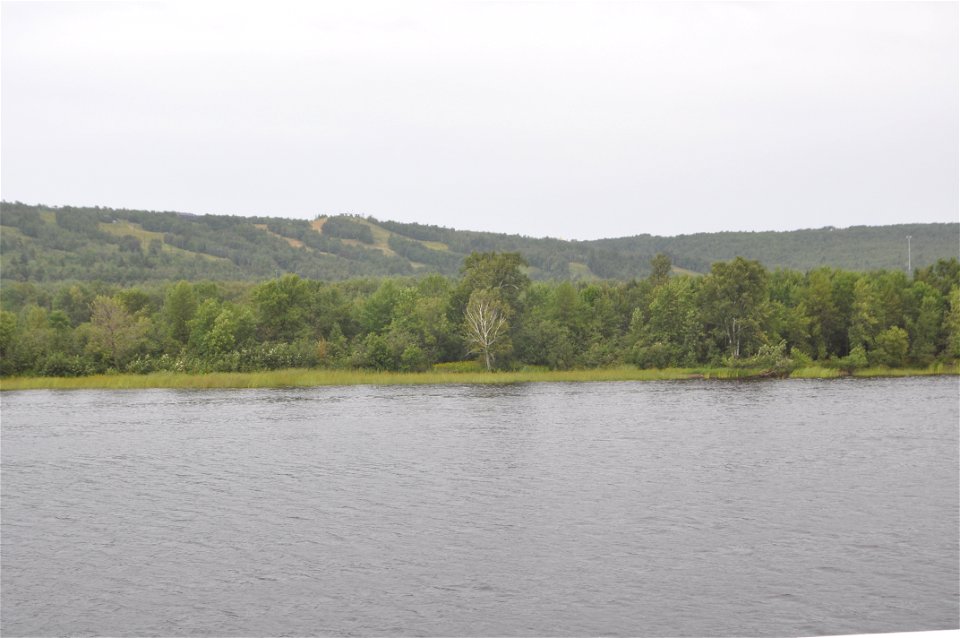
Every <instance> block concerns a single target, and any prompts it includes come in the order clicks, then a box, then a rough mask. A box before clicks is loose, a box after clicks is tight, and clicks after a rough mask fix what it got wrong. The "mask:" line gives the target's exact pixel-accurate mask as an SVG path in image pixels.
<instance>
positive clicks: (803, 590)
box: [0, 378, 960, 636]
mask: <svg viewBox="0 0 960 638" xmlns="http://www.w3.org/2000/svg"><path fill="white" fill-rule="evenodd" d="M0 400H2V598H0V600H2V609H0V611H2V626H0V629H2V633H3V634H4V635H5V636H14V635H23V634H30V635H37V634H109V635H267V634H269V635H276V634H297V635H304V634H307V635H316V634H362V635H370V634H375V635H385V634H389V635H396V634H404V635H424V634H426V635H598V634H622V635H674V636H687V635H698V636H699V635H710V636H715V635H796V634H818V633H851V632H852V633H863V632H886V631H908V630H924V629H949V628H955V627H957V626H958V577H960V574H958V499H960V494H958V381H957V379H955V378H953V379H950V378H937V379H898V380H841V381H829V382H824V381H782V382H763V383H723V382H664V383H649V382H648V383H603V384H527V385H510V386H501V387H482V386H434V387H388V388H378V387H356V388H318V389H296V390H253V391H250V390H232V391H170V390H152V391H114V392H99V391H74V392H38V391H32V392H15V393H4V394H3V395H2V399H0Z"/></svg>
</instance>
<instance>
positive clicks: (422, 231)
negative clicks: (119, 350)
mask: <svg viewBox="0 0 960 638" xmlns="http://www.w3.org/2000/svg"><path fill="white" fill-rule="evenodd" d="M908 235H909V236H911V237H912V248H913V252H912V265H913V266H916V267H927V266H930V265H932V264H934V263H935V262H936V261H937V260H938V259H949V258H951V257H955V256H956V255H957V251H958V242H960V224H909V225H899V226H883V227H866V226H863V227H853V228H846V229H831V228H823V229H818V230H797V231H790V232H758V233H753V232H729V233H703V234H695V235H681V236H678V237H655V236H651V235H639V236H635V237H624V238H619V239H602V240H596V241H563V240H559V239H550V238H541V239H535V238H530V237H521V236H518V235H503V234H496V233H484V232H473V231H462V230H453V229H449V228H441V227H438V226H427V225H421V224H404V223H397V222H390V221H379V220H376V219H374V218H372V217H368V218H361V217H350V216H334V217H318V218H317V219H315V220H312V221H307V220H293V219H278V218H272V217H232V216H227V215H191V214H186V213H174V212H147V211H135V210H115V209H109V208H72V207H61V208H51V207H45V206H32V205H26V204H21V203H18V202H12V203H11V202H3V203H0V277H2V279H3V281H4V282H34V283H44V282H91V285H93V283H92V282H98V281H99V282H107V283H110V284H120V285H126V286H130V285H134V284H144V283H148V282H158V283H159V282H175V281H179V280H186V281H194V282H196V281H222V282H227V281H246V282H256V281H262V280H264V279H266V278H271V277H276V276H277V275H278V274H281V275H282V274H287V273H290V274H296V275H298V276H300V277H302V278H305V279H311V280H322V281H328V282H332V281H344V280H348V279H357V278H362V277H418V278H423V277H427V276H429V275H431V274H440V275H444V276H446V277H451V278H452V277H456V276H457V274H458V272H459V269H460V266H461V264H462V263H463V261H464V259H466V257H467V256H468V255H470V254H471V253H474V252H515V253H519V254H520V255H521V256H522V257H523V260H524V264H525V265H524V266H523V272H524V274H525V275H526V276H528V277H529V278H530V279H532V280H535V281H563V280H568V281H601V280H615V281H622V282H626V281H630V280H632V279H634V278H642V277H646V276H648V275H649V274H650V272H651V271H650V261H651V259H652V258H653V256H654V255H656V254H665V255H667V256H669V257H670V259H671V262H672V264H673V269H674V272H677V273H700V274H705V273H708V272H709V271H710V269H711V266H712V264H713V263H714V262H718V261H729V260H730V259H733V258H734V257H738V256H739V257H744V258H745V259H749V260H757V261H760V262H761V263H763V264H764V265H765V266H766V267H767V268H770V269H776V268H789V269H794V270H800V271H807V270H811V269H814V268H820V267H831V268H840V269H844V270H855V271H869V270H879V269H887V270H897V269H906V267H907V260H908V258H907V243H906V237H907V236H908Z"/></svg>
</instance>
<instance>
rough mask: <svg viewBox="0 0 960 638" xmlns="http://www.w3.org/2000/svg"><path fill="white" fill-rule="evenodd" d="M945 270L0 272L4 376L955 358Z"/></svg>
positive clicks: (857, 368)
mask: <svg viewBox="0 0 960 638" xmlns="http://www.w3.org/2000/svg"><path fill="white" fill-rule="evenodd" d="M48 217H49V216H48ZM44 219H46V218H44ZM64 219H66V218H64ZM98 219H99V218H98ZM64 223H66V224H67V225H69V224H70V222H68V221H65V222H64ZM98 223H106V222H98ZM27 226H28V227H29V223H27ZM58 227H59V226H58ZM43 228H44V227H43V226H38V227H37V228H35V229H34V230H35V231H36V232H37V233H38V235H42V234H43V233H44V232H46V231H44V230H43ZM276 228H278V229H279V230H284V231H285V232H292V229H288V228H286V227H285V226H276ZM661 271H662V268H661ZM940 271H944V272H947V274H948V275H949V273H950V272H951V271H949V268H948V266H942V267H941V268H940ZM940 271H938V270H937V269H934V270H933V273H934V275H936V273H937V272H940ZM942 283H943V282H941V281H940V280H938V279H936V277H933V278H931V277H926V278H924V279H919V278H918V279H916V280H910V279H908V278H907V277H906V276H905V275H904V274H903V273H902V272H886V271H876V272H870V273H849V272H845V271H839V270H834V269H830V268H821V269H817V270H815V271H812V272H809V273H806V274H803V273H797V272H791V271H783V270H778V271H775V272H774V273H772V274H771V273H769V272H768V271H766V269H765V268H763V267H762V266H761V265H760V264H758V263H756V262H752V261H750V260H745V259H735V260H733V261H731V262H726V263H720V264H715V265H714V266H713V267H712V268H711V273H710V274H709V275H708V276H706V277H692V276H686V275H679V276H670V277H667V278H664V279H659V280H656V281H654V280H651V279H643V280H638V281H631V282H625V283H615V282H596V281H591V282H586V281H581V282H576V283H574V282H569V281H562V282H557V283H545V282H536V283H531V282H530V280H529V278H528V275H527V274H526V267H525V266H524V264H523V260H522V258H521V257H520V255H518V254H508V255H502V254H496V253H482V254H481V253H478V254H475V255H472V256H471V257H469V258H467V259H465V260H464V268H463V271H462V275H461V277H460V279H459V280H455V281H451V280H450V279H447V278H445V277H441V276H437V275H432V276H426V277H422V278H417V279H414V278H409V279H404V278H396V277H394V278H389V279H380V280H377V279H358V280H350V281H345V282H337V283H325V282H319V281H316V280H309V279H304V278H302V277H300V276H298V275H295V274H287V275H285V276H283V277H281V278H279V279H269V280H267V281H263V282H261V283H257V284H251V283H244V282H230V283H227V282H209V281H207V282H195V283H190V282H188V281H185V280H183V281H177V282H176V283H166V284H160V283H154V284H151V283H146V284H139V285H136V286H125V287H124V286H118V285H115V284H106V283H103V282H79V283H78V282H66V283H64V284H59V285H58V284H42V283H33V282H5V283H4V285H3V286H2V287H0V303H2V310H0V374H2V375H4V376H10V375H57V376H62V377H69V376H71V375H89V374H97V373H103V372H105V371H119V372H124V371H129V372H138V373H145V374H146V373H158V374H159V373H170V374H174V373H181V372H190V373H213V372H223V373H241V372H258V371H265V370H275V369H278V368H281V367H324V368H330V369H335V370H343V369H349V368H365V369H370V370H377V371H380V372H382V373H384V374H387V373H393V372H400V371H425V370H428V369H431V368H432V367H434V366H436V365H438V364H440V365H441V366H442V365H446V364H453V365H461V363H462V361H463V360H464V359H465V358H467V357H468V356H471V355H476V359H477V361H474V362H469V363H467V364H464V365H467V366H468V367H470V368H471V369H473V368H476V367H479V368H481V369H482V370H487V369H488V368H489V369H490V370H493V369H500V370H503V369H521V368H523V367H530V366H534V367H536V368H537V369H539V370H550V371H562V370H574V369H585V368H591V369H599V368H602V369H611V368H618V367H622V366H625V365H627V364H633V369H634V370H635V369H636V368H637V367H638V366H639V367H641V368H659V369H661V370H666V369H675V368H698V369H701V370H707V369H708V368H705V367H704V366H719V365H721V364H722V365H726V366H727V367H726V368H724V370H726V372H722V371H713V372H710V373H709V374H718V375H719V374H729V375H733V376H734V377H736V378H742V377H749V376H751V375H757V374H769V375H780V374H785V373H786V371H789V370H792V369H794V368H796V369H798V370H800V369H802V370H804V372H798V374H800V375H806V374H810V375H817V374H821V372H819V371H822V370H825V369H829V370H832V371H834V372H836V373H837V374H842V373H843V371H844V370H845V371H847V372H852V373H857V374H861V373H863V374H866V373H867V372H866V370H868V368H869V366H883V369H885V370H889V369H892V368H891V367H893V368H896V369H902V368H904V367H905V366H927V365H928V364H930V365H937V364H938V363H942V362H949V361H950V360H955V359H958V358H960V286H958V285H957V284H954V285H953V287H952V288H951V289H948V294H947V295H946V296H944V295H943V294H942V293H941V289H940V284H942ZM466 292H469V296H468V297H467V298H466V300H465V301H463V307H462V308H460V307H459V303H460V299H461V297H462V295H463V294H465V293H466ZM734 320H735V321H736V325H735V326H734V325H733V322H734ZM737 339H739V351H738V349H737V347H736V341H737ZM477 362H479V366H478V363H477ZM869 369H871V370H872V369H873V368H869ZM878 369H879V368H878ZM924 369H926V368H924ZM931 369H932V368H931ZM631 374H632V373H631ZM657 374H659V373H656V372H650V373H649V375H650V378H654V377H657ZM703 374H707V372H704V373H703ZM645 378H646V377H645ZM657 378H659V377H657Z"/></svg>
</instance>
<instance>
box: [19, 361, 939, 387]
mask: <svg viewBox="0 0 960 638" xmlns="http://www.w3.org/2000/svg"><path fill="white" fill-rule="evenodd" d="M763 372H764V371H763V370H753V369H742V368H665V369H659V370H658V369H652V370H641V369H639V368H635V367H632V366H621V367H615V368H598V369H590V370H546V369H543V368H539V367H526V368H523V369H520V370H516V371H506V372H486V371H483V370H479V369H476V368H475V367H471V366H445V367H444V366H438V367H437V368H436V369H434V370H431V371H429V372H373V371H369V370H316V369H314V370H310V369H298V368H294V369H288V370H272V371H269V372H212V373H209V374H184V373H176V372H156V373H153V374H115V375H96V376H89V377H8V378H5V379H0V390H31V389H50V390H71V389H82V388H89V389H94V388H96V389H110V390H125V389H144V388H183V389H191V388H194V389H209V388H281V387H311V386H330V385H339V386H345V385H439V384H497V383H533V382H538V381H539V382H545V381H552V382H597V381H665V380H681V379H719V380H736V379H753V378H757V377H758V376H759V375H762V374H763ZM935 374H958V369H957V366H956V365H952V366H950V365H942V364H941V365H934V366H931V367H929V368H923V369H888V368H868V369H865V370H859V371H857V372H856V374H855V376H858V377H877V376H897V377H901V376H922V375H935ZM838 376H842V373H841V372H840V371H839V370H837V369H835V368H821V367H816V366H813V367H807V368H800V369H797V370H794V371H793V372H792V373H791V374H790V377H791V378H799V379H830V378H835V377H838Z"/></svg>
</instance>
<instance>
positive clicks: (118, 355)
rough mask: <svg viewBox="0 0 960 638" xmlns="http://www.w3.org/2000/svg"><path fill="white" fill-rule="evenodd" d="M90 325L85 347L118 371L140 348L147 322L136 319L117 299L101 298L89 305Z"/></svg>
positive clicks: (101, 296)
mask: <svg viewBox="0 0 960 638" xmlns="http://www.w3.org/2000/svg"><path fill="white" fill-rule="evenodd" d="M89 326H90V327H89V340H88V342H87V348H88V349H89V350H90V351H91V352H94V353H97V354H100V355H101V356H103V357H104V358H105V359H107V360H108V361H109V362H110V363H112V364H113V367H115V368H116V369H118V370H119V369H121V367H122V363H123V362H124V360H125V359H126V358H127V357H128V356H129V355H130V354H131V353H133V352H134V351H135V350H136V349H137V348H138V347H139V346H140V345H141V343H142V341H143V335H144V334H145V333H146V331H147V327H148V322H147V320H145V319H143V320H140V321H138V320H136V319H135V318H134V317H133V315H131V314H130V313H129V312H127V311H126V309H124V307H123V306H122V305H121V304H120V303H119V302H118V301H117V300H116V299H113V298H111V297H105V296H103V295H100V296H98V297H96V298H95V299H94V300H93V303H92V304H91V313H90V324H89Z"/></svg>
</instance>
